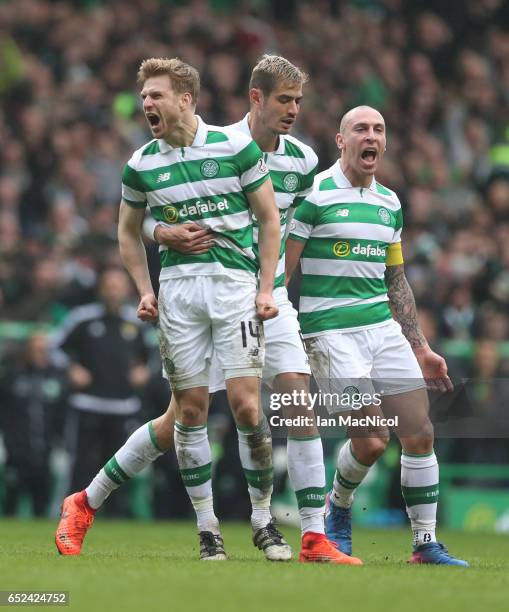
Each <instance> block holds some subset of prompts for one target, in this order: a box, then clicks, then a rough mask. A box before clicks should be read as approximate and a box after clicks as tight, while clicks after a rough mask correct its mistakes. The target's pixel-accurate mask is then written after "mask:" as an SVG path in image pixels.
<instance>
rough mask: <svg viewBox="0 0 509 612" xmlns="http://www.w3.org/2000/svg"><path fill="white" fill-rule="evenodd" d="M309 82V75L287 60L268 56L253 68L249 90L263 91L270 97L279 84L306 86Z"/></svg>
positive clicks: (276, 56)
mask: <svg viewBox="0 0 509 612" xmlns="http://www.w3.org/2000/svg"><path fill="white" fill-rule="evenodd" d="M308 80H309V77H308V75H307V74H306V73H305V72H304V71H302V70H301V69H300V68H298V67H297V66H295V65H294V64H292V63H291V62H289V61H288V60H287V59H286V58H284V57H281V56H280V55H267V54H266V55H263V56H262V57H261V59H260V60H259V62H258V63H257V64H256V66H255V67H254V68H253V72H252V73H251V80H250V81H249V89H251V88H253V87H254V88H255V89H261V91H262V92H263V95H264V96H269V95H270V94H271V93H272V92H273V91H274V89H276V87H277V85H278V84H279V83H292V84H296V85H304V83H307V82H308Z"/></svg>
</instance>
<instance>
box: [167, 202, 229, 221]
mask: <svg viewBox="0 0 509 612" xmlns="http://www.w3.org/2000/svg"><path fill="white" fill-rule="evenodd" d="M224 210H229V206H228V202H227V200H226V198H223V199H222V200H219V201H218V202H213V201H212V200H207V201H206V202H203V201H202V200H196V202H195V203H194V204H190V205H189V206H188V205H187V204H184V205H183V206H182V208H181V209H180V211H178V210H177V208H176V207H175V206H165V207H164V208H163V216H164V218H165V219H166V221H168V223H177V221H178V220H179V217H180V218H185V217H202V216H204V215H207V214H208V213H215V212H217V211H220V212H222V211H224Z"/></svg>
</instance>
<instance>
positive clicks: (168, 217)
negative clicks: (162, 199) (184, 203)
mask: <svg viewBox="0 0 509 612" xmlns="http://www.w3.org/2000/svg"><path fill="white" fill-rule="evenodd" d="M163 217H164V219H165V221H168V223H176V222H177V221H178V218H179V211H178V210H177V209H176V208H175V206H165V207H164V208H163Z"/></svg>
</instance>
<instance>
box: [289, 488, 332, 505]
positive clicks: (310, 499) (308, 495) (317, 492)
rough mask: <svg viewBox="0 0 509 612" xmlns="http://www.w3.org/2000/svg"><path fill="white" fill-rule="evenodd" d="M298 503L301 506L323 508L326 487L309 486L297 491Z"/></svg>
mask: <svg viewBox="0 0 509 612" xmlns="http://www.w3.org/2000/svg"><path fill="white" fill-rule="evenodd" d="M295 497H296V498H297V505H298V506H299V510H300V509H301V508H321V507H322V506H324V505H325V487H307V489H301V490H300V491H295Z"/></svg>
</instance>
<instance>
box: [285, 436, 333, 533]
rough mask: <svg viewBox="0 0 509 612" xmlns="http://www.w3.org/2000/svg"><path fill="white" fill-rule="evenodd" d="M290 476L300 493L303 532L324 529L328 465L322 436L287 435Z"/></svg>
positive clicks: (296, 491) (298, 499) (319, 531)
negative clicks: (324, 458) (292, 436)
mask: <svg viewBox="0 0 509 612" xmlns="http://www.w3.org/2000/svg"><path fill="white" fill-rule="evenodd" d="M287 455H288V476H289V478H290V483H291V485H292V487H293V490H294V491H295V496H296V497H297V504H298V506H299V514H300V521H301V532H302V534H304V533H306V532H308V531H312V532H314V533H325V530H324V525H323V516H324V512H325V467H324V465H323V447H322V440H321V438H320V436H316V437H313V438H290V437H289V438H288V442H287Z"/></svg>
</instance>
